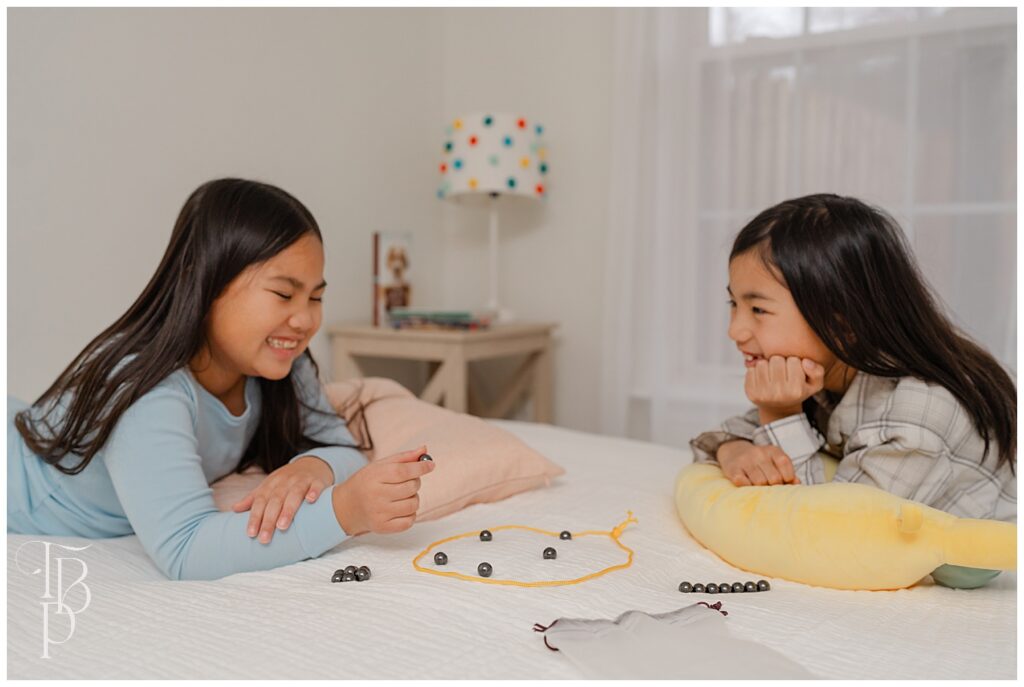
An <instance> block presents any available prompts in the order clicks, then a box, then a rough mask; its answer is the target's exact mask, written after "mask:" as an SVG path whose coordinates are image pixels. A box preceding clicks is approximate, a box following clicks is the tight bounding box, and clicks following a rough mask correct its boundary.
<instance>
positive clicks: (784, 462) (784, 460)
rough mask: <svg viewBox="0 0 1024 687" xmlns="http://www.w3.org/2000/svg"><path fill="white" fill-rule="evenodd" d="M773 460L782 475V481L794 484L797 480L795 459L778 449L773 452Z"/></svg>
mask: <svg viewBox="0 0 1024 687" xmlns="http://www.w3.org/2000/svg"><path fill="white" fill-rule="evenodd" d="M772 462H773V463H774V464H775V468H776V469H777V470H778V471H779V474H780V475H782V481H783V482H785V483H786V484H792V483H793V482H794V481H796V473H795V472H794V471H793V461H791V460H790V459H789V456H787V455H786V454H785V453H783V452H781V451H777V452H775V453H773V454H772Z"/></svg>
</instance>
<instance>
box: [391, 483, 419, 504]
mask: <svg viewBox="0 0 1024 687" xmlns="http://www.w3.org/2000/svg"><path fill="white" fill-rule="evenodd" d="M419 490H420V480H419V478H418V477H417V478H415V479H409V480H406V481H404V482H399V483H398V484H389V485H388V494H389V496H390V497H391V500H392V501H401V500H402V499H407V498H409V497H410V496H415V495H416V493H417V492H419Z"/></svg>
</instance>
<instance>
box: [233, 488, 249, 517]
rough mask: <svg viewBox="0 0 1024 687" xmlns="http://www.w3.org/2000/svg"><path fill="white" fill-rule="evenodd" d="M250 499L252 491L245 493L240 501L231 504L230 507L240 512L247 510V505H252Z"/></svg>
mask: <svg viewBox="0 0 1024 687" xmlns="http://www.w3.org/2000/svg"><path fill="white" fill-rule="evenodd" d="M252 499H253V495H252V492H249V493H248V494H246V496H245V498H243V499H242V500H241V501H239V502H238V503H236V504H235V505H233V506H231V509H232V510H234V511H235V512H236V513H241V512H242V511H247V510H249V507H250V506H252Z"/></svg>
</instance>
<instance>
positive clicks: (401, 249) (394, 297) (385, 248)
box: [373, 231, 412, 327]
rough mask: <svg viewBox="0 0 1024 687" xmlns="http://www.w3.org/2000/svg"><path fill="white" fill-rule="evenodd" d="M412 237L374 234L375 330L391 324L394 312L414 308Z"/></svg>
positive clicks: (398, 234)
mask: <svg viewBox="0 0 1024 687" xmlns="http://www.w3.org/2000/svg"><path fill="white" fill-rule="evenodd" d="M411 247H412V234H404V233H391V232H380V231H377V232H374V234H373V326H375V327H381V326H384V325H386V324H387V322H388V312H389V311H390V310H391V309H392V308H408V307H409V306H410V305H412V283H411V280H410V267H411V262H410V255H411Z"/></svg>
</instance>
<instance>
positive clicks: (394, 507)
mask: <svg viewBox="0 0 1024 687" xmlns="http://www.w3.org/2000/svg"><path fill="white" fill-rule="evenodd" d="M419 507H420V497H419V496H417V495H416V494H413V495H412V496H410V497H409V498H406V499H401V500H400V501H392V503H391V519H394V518H402V517H405V516H410V515H411V516H415V515H416V511H417V509H419Z"/></svg>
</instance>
